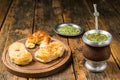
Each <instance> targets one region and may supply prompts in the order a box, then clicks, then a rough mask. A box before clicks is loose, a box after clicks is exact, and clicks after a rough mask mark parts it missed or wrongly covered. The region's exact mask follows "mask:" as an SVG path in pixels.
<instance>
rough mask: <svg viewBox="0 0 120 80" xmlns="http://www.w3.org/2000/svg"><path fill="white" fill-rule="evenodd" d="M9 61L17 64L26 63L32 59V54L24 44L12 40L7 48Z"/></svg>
mask: <svg viewBox="0 0 120 80" xmlns="http://www.w3.org/2000/svg"><path fill="white" fill-rule="evenodd" d="M8 53H9V57H10V60H11V62H13V63H15V64H17V65H26V64H29V63H30V62H31V61H32V54H31V53H29V52H28V51H27V50H26V48H25V46H24V44H23V43H20V42H14V43H13V44H11V45H10V46H9V49H8Z"/></svg>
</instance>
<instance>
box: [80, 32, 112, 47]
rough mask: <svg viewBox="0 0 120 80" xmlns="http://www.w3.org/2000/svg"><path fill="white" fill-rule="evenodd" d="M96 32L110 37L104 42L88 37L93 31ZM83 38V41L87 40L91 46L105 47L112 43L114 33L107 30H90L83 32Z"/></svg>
mask: <svg viewBox="0 0 120 80" xmlns="http://www.w3.org/2000/svg"><path fill="white" fill-rule="evenodd" d="M96 32H98V33H101V34H104V35H106V36H107V37H108V39H107V40H106V41H103V42H95V41H91V40H89V39H88V38H87V36H88V34H92V33H96ZM82 39H83V42H85V43H86V44H87V45H89V46H93V47H104V46H107V45H109V44H110V43H111V41H112V35H111V34H110V33H109V32H107V31H105V30H89V31H87V32H85V33H84V34H83V37H82Z"/></svg>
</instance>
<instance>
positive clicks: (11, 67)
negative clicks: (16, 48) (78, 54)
mask: <svg viewBox="0 0 120 80" xmlns="http://www.w3.org/2000/svg"><path fill="white" fill-rule="evenodd" d="M51 39H52V41H59V40H57V39H55V38H51ZM18 41H19V42H22V43H25V41H26V39H21V40H18ZM59 42H61V41H59ZM61 43H62V44H63V45H64V46H65V49H66V50H65V53H64V55H63V56H62V57H60V58H57V59H56V60H53V61H51V62H49V63H46V64H45V63H42V62H39V61H37V60H35V59H34V53H35V52H36V50H37V49H38V48H39V46H36V47H35V48H34V49H27V48H26V49H27V50H28V51H29V52H31V53H32V55H33V61H32V62H31V63H30V64H28V65H25V66H19V65H16V64H14V63H12V62H11V61H10V58H9V55H8V48H6V49H5V50H4V52H3V55H2V60H3V63H4V64H5V66H6V67H7V69H8V71H9V72H11V73H13V74H15V75H17V76H21V77H45V76H48V75H51V74H54V73H57V72H59V71H61V70H63V69H64V68H65V67H66V66H67V64H68V62H69V61H70V56H71V51H70V48H69V47H68V46H67V45H65V44H64V43H63V42H61Z"/></svg>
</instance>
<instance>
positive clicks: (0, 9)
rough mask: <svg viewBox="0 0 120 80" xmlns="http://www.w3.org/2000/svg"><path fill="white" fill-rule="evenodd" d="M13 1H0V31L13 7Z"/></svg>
mask: <svg viewBox="0 0 120 80" xmlns="http://www.w3.org/2000/svg"><path fill="white" fill-rule="evenodd" d="M11 2H12V0H0V29H1V26H2V24H3V22H4V19H5V18H6V15H7V12H8V9H9V7H10V5H11Z"/></svg>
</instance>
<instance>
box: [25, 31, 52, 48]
mask: <svg viewBox="0 0 120 80" xmlns="http://www.w3.org/2000/svg"><path fill="white" fill-rule="evenodd" d="M49 41H50V36H49V35H48V34H47V33H46V32H44V31H42V30H39V31H37V32H35V33H33V34H32V35H30V36H29V37H28V38H27V40H26V43H25V46H26V47H27V48H34V47H35V44H38V45H41V47H42V46H44V45H47V44H48V43H49Z"/></svg>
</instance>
